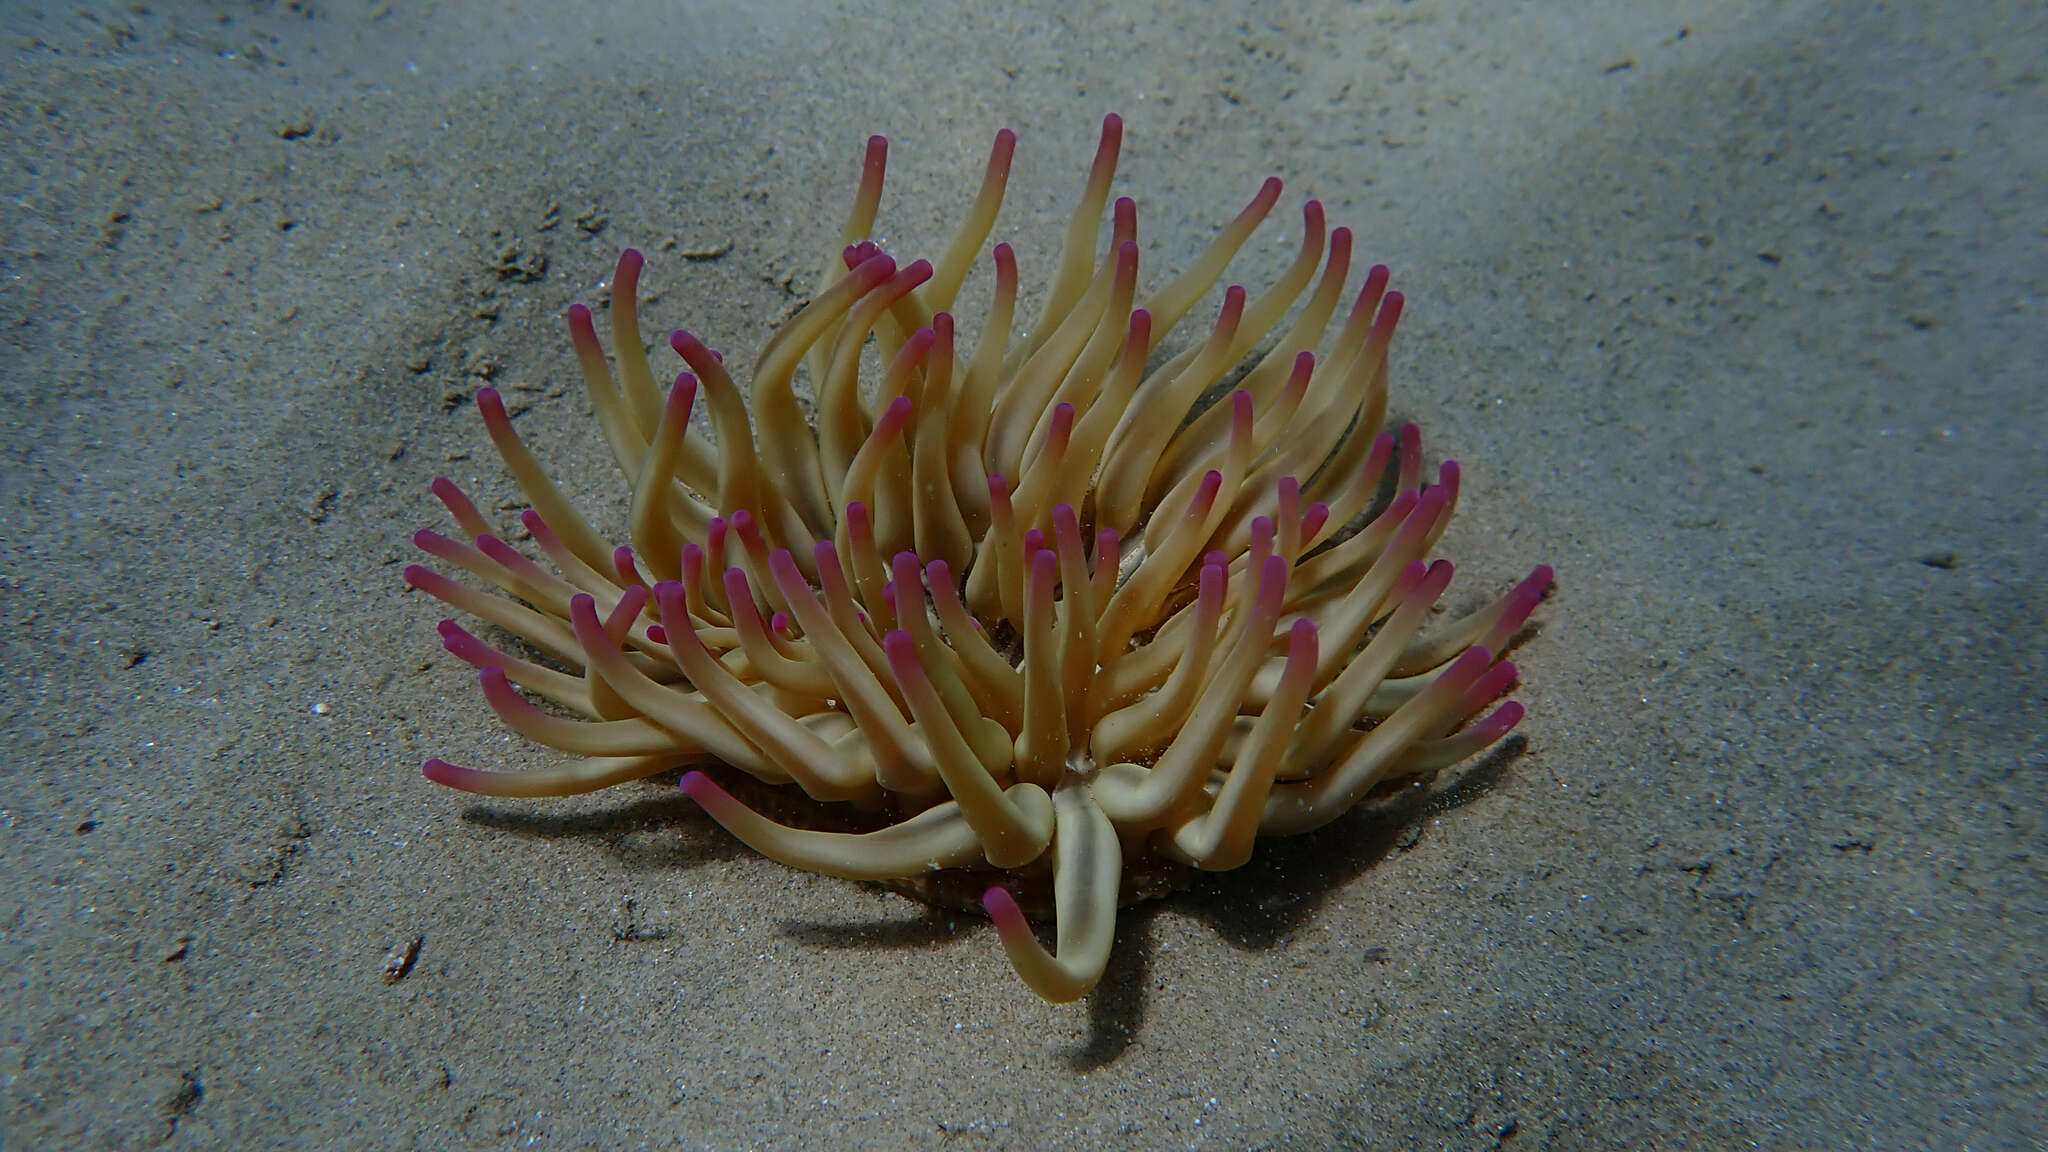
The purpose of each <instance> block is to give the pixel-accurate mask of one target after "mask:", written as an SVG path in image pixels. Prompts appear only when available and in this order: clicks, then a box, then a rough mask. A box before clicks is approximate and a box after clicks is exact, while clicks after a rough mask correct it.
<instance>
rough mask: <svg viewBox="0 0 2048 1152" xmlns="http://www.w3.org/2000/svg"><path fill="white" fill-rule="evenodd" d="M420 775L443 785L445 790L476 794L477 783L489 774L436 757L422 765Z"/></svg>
mask: <svg viewBox="0 0 2048 1152" xmlns="http://www.w3.org/2000/svg"><path fill="white" fill-rule="evenodd" d="M420 775H422V776H425V777H426V778H427V779H429V780H432V781H433V782H434V783H436V784H439V785H441V786H442V787H443V788H453V789H455V790H457V791H459V792H475V791H477V787H476V781H477V780H478V779H480V778H481V777H483V776H485V775H487V773H484V772H479V771H477V770H476V769H474V768H464V767H462V766H460V765H457V764H450V763H449V762H447V761H446V760H443V759H440V758H439V757H436V758H434V759H432V760H429V761H427V762H426V763H425V764H422V765H420Z"/></svg>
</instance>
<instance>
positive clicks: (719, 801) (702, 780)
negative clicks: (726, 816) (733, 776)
mask: <svg viewBox="0 0 2048 1152" xmlns="http://www.w3.org/2000/svg"><path fill="white" fill-rule="evenodd" d="M676 787H678V788H681V789H682V790H683V794H684V795H686V796H688V797H689V798H690V799H692V800H695V801H696V802H697V806H698V807H700V808H702V809H704V810H705V811H707V812H713V813H714V814H715V813H716V810H717V809H720V808H729V807H731V806H732V805H734V804H736V803H738V802H737V801H735V800H734V799H733V798H732V793H730V792H727V791H726V790H725V789H723V788H720V787H719V786H718V782H717V781H716V780H713V779H712V778H711V777H709V776H706V775H705V774H703V773H702V772H694V771H693V772H685V773H683V778H682V779H681V780H678V781H677V782H676Z"/></svg>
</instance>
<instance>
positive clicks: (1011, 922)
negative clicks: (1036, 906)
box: [981, 885, 1031, 933]
mask: <svg viewBox="0 0 2048 1152" xmlns="http://www.w3.org/2000/svg"><path fill="white" fill-rule="evenodd" d="M981 909H982V911H984V912H986V913H988V918H989V919H990V920H993V921H995V924H996V930H997V931H998V932H1005V933H1008V932H1014V931H1017V930H1020V929H1021V930H1023V931H1026V932H1029V931H1030V930H1031V925H1030V924H1029V922H1027V921H1026V920H1025V919H1024V909H1022V908H1020V907H1018V906H1017V898H1016V897H1015V896H1012V895H1010V890H1009V889H1008V888H1004V887H1002V886H1000V885H997V886H995V887H992V888H990V889H989V890H988V891H986V892H983V893H982V894H981Z"/></svg>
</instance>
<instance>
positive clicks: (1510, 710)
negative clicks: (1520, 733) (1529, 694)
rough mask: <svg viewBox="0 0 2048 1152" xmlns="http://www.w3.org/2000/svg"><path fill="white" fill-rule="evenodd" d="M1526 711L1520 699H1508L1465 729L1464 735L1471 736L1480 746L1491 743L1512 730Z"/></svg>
mask: <svg viewBox="0 0 2048 1152" xmlns="http://www.w3.org/2000/svg"><path fill="white" fill-rule="evenodd" d="M1526 712H1527V709H1525V708H1523V707H1522V702H1521V701H1519V700H1510V701H1508V702H1507V703H1505V704H1502V705H1501V706H1500V707H1498V708H1495V709H1494V710H1493V711H1492V712H1491V713H1489V714H1488V715H1487V717H1486V719H1484V720H1481V721H1479V722H1478V723H1476V724H1474V725H1472V726H1471V727H1469V728H1467V729H1465V731H1464V735H1466V736H1469V737H1471V738H1472V739H1473V740H1475V741H1477V742H1478V743H1479V744H1481V745H1482V746H1483V745H1487V744H1491V743H1493V742H1494V741H1496V740H1499V739H1500V738H1501V737H1503V736H1506V735H1507V734H1508V733H1510V732H1512V731H1514V730H1515V726H1516V725H1517V724H1520V723H1521V722H1522V717H1523V715H1525V714H1526Z"/></svg>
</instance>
